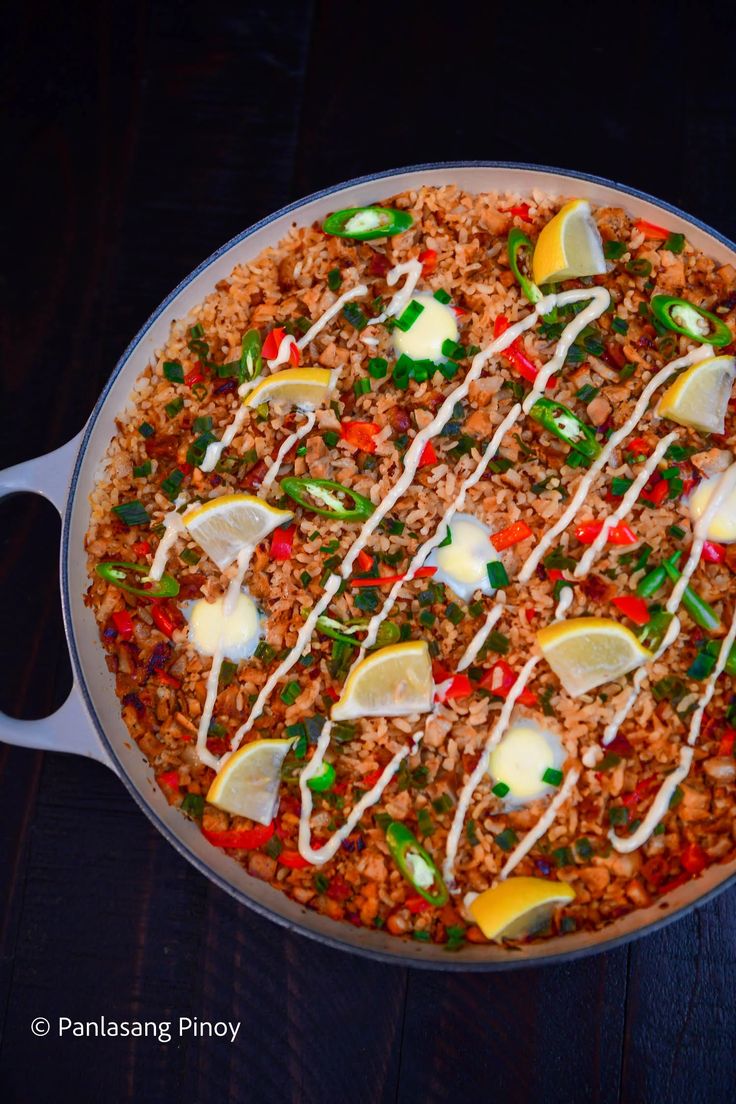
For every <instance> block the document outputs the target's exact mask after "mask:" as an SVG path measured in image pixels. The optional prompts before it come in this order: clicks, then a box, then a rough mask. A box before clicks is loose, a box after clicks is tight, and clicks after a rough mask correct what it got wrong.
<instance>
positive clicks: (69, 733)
mask: <svg viewBox="0 0 736 1104" xmlns="http://www.w3.org/2000/svg"><path fill="white" fill-rule="evenodd" d="M422 184H433V185H443V184H457V185H459V186H460V187H462V188H466V189H468V190H469V191H471V192H484V191H500V192H503V191H512V192H529V191H530V190H531V189H533V188H541V189H543V190H544V191H546V192H549V193H551V194H560V195H564V196H585V197H587V198H589V199H591V200H593V201H594V202H595V203H598V204H605V205H613V206H622V207H625V208H626V209H627V210H628V211H629V212H631V213H632V214H633V215H635V216H636V217H643V218H645V219H648V220H649V221H651V222H655V223H660V224H661V223H664V224H665V225H666V226H667V227H669V228H671V229H672V230H674V231H679V232H681V233H684V234H685V235H686V236H687V238H688V241H690V242H692V244H693V245H695V246H696V247H697V248H699V249H702V250H703V251H704V252H705V253H706V254H708V255H710V256H712V257H714V258H716V260H718V261H720V262H721V263H725V262H730V263H732V264H736V245H734V244H733V243H732V242H730V241H728V240H727V239H726V238H724V237H723V236H722V235H721V234H718V233H717V232H716V231H715V230H712V229H711V228H710V227H708V226H706V225H704V224H703V223H702V222H699V221H698V220H697V219H694V218H691V217H690V216H689V215H687V214H685V213H684V212H682V211H680V210H678V209H677V208H675V207H672V206H670V205H669V204H667V203H663V202H661V201H659V200H656V199H654V198H652V197H651V196H649V195H646V194H644V193H643V192H639V191H636V190H635V189H632V188H627V187H624V186H623V185H621V184H616V183H614V182H612V181H607V180H603V179H601V178H599V177H595V176H587V175H585V174H583V173H571V172H566V171H562V170H559V169H549V168H543V167H540V166H535V165H520V164H509V163H503V162H483V161H469V162H457V163H447V164H433V165H418V166H414V167H412V168H408V169H396V170H392V171H390V172H385V173H377V174H375V175H372V176H367V177H362V178H360V179H358V180H351V181H349V182H348V183H347V184H339V185H337V186H336V187H334V188H328V189H326V190H325V191H322V192H318V193H316V194H315V195H312V196H309V197H308V198H307V199H304V200H301V201H300V202H297V203H292V204H291V205H290V206H288V207H284V208H283V209H282V210H280V211H277V212H276V213H275V214H274V215H271V216H270V217H269V218H265V219H262V220H261V221H260V222H258V223H256V224H255V226H252V227H251V228H250V229H249V230H245V231H244V232H243V233H242V234H240V235H238V237H236V238H233V240H232V241H230V242H228V243H227V245H224V246H223V247H222V248H221V249H219V250H218V251H217V252H216V253H214V254H213V256H211V257H210V258H209V259H208V260H206V261H204V262H203V263H202V264H200V265H199V266H198V267H197V268H195V270H194V271H193V272H192V274H191V275H190V276H188V277H187V278H186V279H185V280H183V281H182V283H181V284H180V285H179V286H178V287H177V288H176V289H175V290H174V291H173V292H172V293H171V295H169V296H168V298H167V299H165V300H164V302H163V303H162V304H161V306H160V307H158V309H157V310H156V311H155V312H154V313H153V315H152V316H151V317H150V318H149V320H148V321H147V322H146V323H145V325H144V326H143V328H142V329H141V330H140V331H139V332H138V333H137V334H136V336H135V337H134V339H133V341H132V342H131V343H130V345H129V346H128V348H127V349H126V350H125V352H124V353H123V355H122V357H121V358H120V360H119V361H118V363H117V364H116V366H115V369H114V370H113V373H112V375H111V376H110V379H109V380H108V382H107V384H106V386H105V388H104V390H103V392H102V394H101V396H100V398H99V401H98V402H97V405H96V406H95V408H94V410H93V411H92V414H91V415H90V417H89V420H88V421H87V424H86V425H85V427H84V429H83V430H82V431H81V432H80V433H79V434H78V435H77V436H76V437H75V438H74V439H73V440H71V441H69V443H68V444H66V445H64V446H63V447H62V448H60V449H57V450H56V451H55V452H51V453H49V454H48V455H46V456H41V457H39V458H38V459H36V460H29V461H28V462H26V463H24V464H19V465H18V466H17V467H14V468H9V469H7V470H6V471H4V472H2V473H0V496H5V495H10V494H14V493H16V492H20V491H33V492H35V493H37V494H40V495H43V496H44V497H45V498H47V499H49V500H50V501H51V502H52V503H53V504H54V506H56V508H57V510H58V511H59V513H60V514H61V517H62V533H61V557H60V567H59V570H60V578H61V596H62V604H63V613H64V625H65V630H66V637H67V641H68V643H69V651H70V653H71V658H72V665H73V670H74V685H73V687H72V691H71V693H70V695H69V697H68V698H67V700H66V702H65V703H64V705H63V706H62V707H61V709H59V710H58V711H57V712H56V713H54V714H53V715H52V716H51V717H46V718H44V719H42V720H38V721H18V720H14V719H12V718H11V717H7V716H5V715H4V714H0V738H2V739H3V740H5V741H7V742H8V743H11V744H18V745H21V746H23V747H31V748H36V749H42V750H49V751H68V752H73V753H75V754H77V755H86V756H90V757H91V758H93V759H97V760H99V762H101V763H104V764H105V766H107V767H109V768H110V769H111V770H113V771H115V773H116V774H117V775H118V776H119V778H120V779H121V780H122V782H123V783H124V784H125V785H126V786H127V788H128V790H129V791H130V793H131V795H132V796H133V798H134V799H135V800H136V801H137V802H138V804H139V805H140V807H141V809H142V810H143V812H144V813H145V814H146V815H147V816H148V817H149V818H150V819H151V821H152V822H153V823H154V824H155V825H156V827H157V828H158V830H159V831H160V832H161V833H162V835H164V836H165V837H166V839H167V840H168V841H169V842H170V843H171V844H173V846H174V847H175V848H176V849H177V850H178V851H179V852H181V854H182V855H184V856H185V857H186V858H187V859H188V860H189V862H191V863H192V864H193V865H194V866H195V867H196V868H197V869H198V870H199V871H200V872H201V873H202V874H204V875H205V876H206V877H207V878H209V879H210V880H211V881H213V882H215V884H217V885H218V886H220V887H221V888H222V889H224V890H226V892H228V893H230V894H231V895H232V896H233V897H235V898H236V900H238V901H240V902H242V903H243V904H245V905H248V906H249V907H250V908H253V909H255V910H256V912H258V913H260V914H261V915H263V916H267V917H269V918H270V919H272V920H275V921H276V922H277V923H279V924H283V925H284V926H285V927H288V928H290V929H292V930H293V931H298V932H301V933H303V934H304V935H308V936H311V937H312V938H315V939H319V940H322V941H323V942H325V943H329V944H331V945H332V946H335V947H341V948H343V949H345V950H351V951H357V952H359V953H361V954H365V955H371V956H373V957H376V958H380V959H383V960H385V961H389V962H394V963H399V964H403V965H407V964H408V965H416V966H431V967H434V968H437V969H466V970H467V969H503V968H507V967H512V966H519V965H521V964H524V963H540V962H549V961H553V960H554V961H561V960H563V959H565V958H570V957H575V956H578V955H582V954H586V953H591V952H593V951H599V950H603V949H610V948H612V947H614V946H616V945H618V944H620V943H621V942H623V941H626V940H628V939H631V938H634V937H635V936H637V935H642V934H643V933H644V932H647V931H653V930H654V929H655V928H657V927H660V926H661V925H662V924H665V923H667V922H668V921H669V920H671V919H674V918H675V917H677V916H681V915H683V914H684V913H685V912H686V911H688V910H689V909H690V908H692V907H694V906H695V905H696V904H702V903H703V902H705V901H707V900H709V899H710V898H711V897H713V896H714V895H715V894H716V893H718V892H720V891H721V890H723V889H725V888H726V887H727V886H729V885H731V884H733V883H734V880H735V879H736V863H729V864H728V865H718V864H716V865H715V866H711V867H710V868H709V869H708V870H707V871H706V872H705V873H704V875H703V876H702V877H700V878H697V879H694V880H692V881H690V882H688V883H687V884H686V885H684V886H681V887H680V888H679V889H677V890H675V891H673V892H672V893H671V894H670V895H669V897H668V898H667V899H666V900H660V901H658V902H657V903H656V904H655V905H653V906H652V907H651V908H648V909H641V910H638V911H636V912H632V913H630V914H629V915H627V916H625V917H623V918H622V919H620V920H619V921H617V922H616V923H614V924H611V925H609V926H608V927H606V928H605V929H604V930H603V931H602V932H600V933H597V934H596V933H592V934H591V933H588V932H578V933H573V934H571V935H566V936H564V937H559V938H556V939H551V940H548V941H547V942H543V943H539V944H535V945H532V946H529V947H525V948H524V949H523V950H507V949H506V948H504V947H501V946H496V945H488V946H467V947H465V948H464V949H463V950H462V951H460V952H459V953H455V954H448V953H447V952H446V951H445V950H443V948H442V947H441V946H436V945H433V944H427V943H419V942H417V941H412V940H402V939H398V938H396V937H392V936H389V935H387V934H386V933H385V932H381V931H370V930H368V929H367V928H357V927H353V925H351V924H348V923H339V924H338V923H335V922H334V921H332V920H329V919H328V918H327V917H325V916H321V915H319V914H318V913H316V912H312V911H310V910H308V909H305V908H303V907H301V906H300V905H298V904H296V902H294V901H292V900H290V899H289V898H288V897H287V896H286V895H285V894H284V893H281V892H279V891H278V890H275V889H273V888H272V887H271V886H270V885H267V884H265V883H264V882H262V881H259V880H257V879H255V878H251V877H250V876H249V875H248V874H246V873H245V871H244V870H243V869H242V868H241V867H240V866H238V864H237V863H236V862H234V861H233V860H232V859H230V858H228V857H227V855H226V854H224V853H223V852H221V851H219V850H218V849H217V848H214V847H212V846H211V845H210V844H208V843H207V841H206V840H205V839H204V837H203V836H202V834H201V832H200V831H199V828H198V827H197V826H196V825H195V824H194V823H192V822H190V821H189V820H187V818H186V817H184V816H182V814H181V813H179V812H177V810H176V809H173V808H171V807H170V806H169V805H168V803H167V801H166V798H165V797H164V795H163V794H162V793H161V792H160V791H159V789H158V788H157V787H156V785H155V783H154V778H153V772H152V770H151V768H150V766H149V765H148V763H147V761H146V760H145V759H144V758H143V757H142V755H141V753H140V751H139V750H138V748H137V747H136V745H135V742H134V741H133V740H132V739H131V737H130V735H129V734H128V731H127V729H126V727H125V725H124V723H123V721H122V719H121V716H120V705H119V702H118V699H117V697H116V695H115V688H114V680H113V677H112V675H111V674H110V672H109V671H108V670H107V667H106V665H105V653H104V651H103V649H102V646H101V644H100V641H99V637H98V631H97V625H96V622H95V619H94V616H93V614H92V613H91V612H90V610H88V609H87V608H86V607H85V605H84V602H83V600H82V596H83V594H84V592H85V590H86V589H87V585H88V579H87V574H86V559H87V557H86V555H85V552H84V535H85V532H86V530H87V526H88V523H89V501H88V496H89V494H90V492H91V490H92V488H93V486H94V484H95V481H96V479H97V478H98V475H99V473H100V470H101V464H102V459H103V457H104V454H105V450H106V449H107V446H108V444H109V442H110V440H111V438H112V436H113V434H114V433H115V416H116V415H117V414H118V413H119V412H120V411H122V410H123V409H124V408H125V407H126V406H127V405H128V401H129V396H130V394H131V390H132V387H133V384H134V382H135V380H136V378H137V377H138V375H139V374H140V373H141V372H142V371H143V369H144V368H145V367H146V366H147V364H148V363H149V362H150V360H151V359H152V357H153V354H154V350H156V349H157V348H160V347H161V346H163V345H164V344H165V342H166V339H167V336H168V333H169V327H170V325H171V322H172V320H173V319H176V318H182V317H184V316H185V315H186V314H187V313H188V312H189V310H190V309H191V308H192V307H194V306H195V305H196V304H198V303H200V302H201V301H202V300H203V299H204V298H205V296H206V295H208V294H209V292H211V291H212V290H213V288H214V286H215V284H216V283H217V282H218V280H221V279H224V278H225V277H227V276H229V275H230V272H231V271H232V269H233V267H234V266H235V265H237V264H240V263H242V262H244V261H247V260H249V259H251V258H252V257H255V256H256V255H257V254H258V253H260V252H261V250H262V249H264V248H266V246H269V245H275V244H276V243H277V242H278V241H279V239H280V238H282V237H283V236H284V235H285V234H286V232H287V230H288V228H289V226H290V225H291V224H292V223H294V222H296V223H299V224H309V223H311V222H313V221H314V220H315V219H322V218H323V217H324V216H325V215H326V214H327V213H328V212H329V211H334V210H338V209H340V208H345V207H358V206H362V205H366V204H369V203H372V202H374V201H377V200H382V199H384V198H385V197H387V196H390V195H392V194H394V193H396V192H402V191H405V190H407V189H411V188H417V187H419V186H420V185H422ZM29 428H30V426H29ZM305 950H306V948H305Z"/></svg>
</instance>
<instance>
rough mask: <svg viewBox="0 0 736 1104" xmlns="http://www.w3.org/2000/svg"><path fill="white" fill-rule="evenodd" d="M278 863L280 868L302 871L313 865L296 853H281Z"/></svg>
mask: <svg viewBox="0 0 736 1104" xmlns="http://www.w3.org/2000/svg"><path fill="white" fill-rule="evenodd" d="M278 861H279V862H280V863H281V865H282V866H287V867H288V868H289V870H304V869H305V868H306V867H307V866H313V865H314V864H313V863H310V862H308V861H307V859H305V858H304V856H303V855H300V854H299V852H298V851H282V852H281V854H280V855H279V858H278Z"/></svg>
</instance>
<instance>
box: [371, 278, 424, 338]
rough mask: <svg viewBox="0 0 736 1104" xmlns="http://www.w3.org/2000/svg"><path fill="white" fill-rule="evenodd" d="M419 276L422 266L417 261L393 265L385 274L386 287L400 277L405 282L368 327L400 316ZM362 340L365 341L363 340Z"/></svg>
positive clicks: (395, 282) (393, 283)
mask: <svg viewBox="0 0 736 1104" xmlns="http://www.w3.org/2000/svg"><path fill="white" fill-rule="evenodd" d="M421 275H422V266H421V264H420V262H419V261H417V260H411V261H405V262H404V264H397V265H395V266H394V267H393V268H392V269H391V271H390V272H388V273H387V274H386V283H387V284H388V286H389V287H393V286H394V285H395V284H397V283H398V282H399V280H400V279H401V277H402V276H406V280H405V281H404V283H403V284H402V286H401V287H400V288H399V290H398V291H396V292H394V294H393V295H392V297H391V301H390V302H389V304H388V306H387V307H386V309H385V311H383V313H382V314H379V315H378V316H377V317H376V318H371V319H370V321H369V322H368V325H369V326H377V325H378V323H379V322H385V321H386V319H387V318H391V317H393V315H395V314H400V313H401V312H402V311H403V309H404V307H405V306H406V305H407V303H408V302H409V300H410V299H411V297H412V295H413V294H414V289H415V288H416V286H417V281H418V280H419V277H420V276H421ZM363 340H365V338H364V339H363Z"/></svg>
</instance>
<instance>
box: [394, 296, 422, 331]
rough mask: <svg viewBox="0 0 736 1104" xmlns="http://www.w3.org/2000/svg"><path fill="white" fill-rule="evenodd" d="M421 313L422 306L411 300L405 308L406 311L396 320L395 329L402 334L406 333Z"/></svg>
mask: <svg viewBox="0 0 736 1104" xmlns="http://www.w3.org/2000/svg"><path fill="white" fill-rule="evenodd" d="M423 311H424V307H423V306H422V304H421V303H418V302H417V300H416V299H412V300H411V302H410V303H409V305H408V306H407V307H406V310H404V311H403V312H402V314H401V315H400V316H399V318H397V319H396V325H397V327H398V328H399V329H400V330H401V331H402V332H403V333H406V332H407V331H408V330H410V329H411V328H412V326H413V325H414V323H415V322H416V320H417V318H418V317H419V315H420V314H422V313H423Z"/></svg>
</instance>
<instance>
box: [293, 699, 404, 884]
mask: <svg viewBox="0 0 736 1104" xmlns="http://www.w3.org/2000/svg"><path fill="white" fill-rule="evenodd" d="M331 731H332V722H331V721H327V723H326V724H325V726H324V728H323V729H322V731H321V733H320V736H319V739H318V741H317V746H316V748H315V751H314V755H313V756H312V758H311V759H310V760H309V762H308V763H307V765H306V767H305V768H304V770H303V771H302V773H301V774H300V775H299V789H300V791H301V798H302V809H301V815H300V817H299V853H300V855H301V856H302V857H303V858H305V859H306V860H307V861H308V862H311V863H314V865H315V866H322V864H323V863H326V862H328V861H329V860H330V859H331V858H332V857H333V856H334V854H335V852H336V851H337V849H338V847H339V846H340V844H341V843H342V841H343V840H344V839H347V837H348V836H349V835H350V833H351V832H352V830H353V828H355V826H356V824H357V823H358V821H359V820H360V818H361V817H362V815H363V813H364V812H365V811H366V809H370V807H371V805H375V803H376V802H377V801H380V799H381V795H382V794H383V791H384V790H385V789H386V787H387V786H388V784H389V782H390V781H391V779H392V778H393V776H394V775H395V774H396V771H397V770H398V769H399V766H400V765H401V763H402V761H403V760H404V759H406V758H407V757H408V756H409V755H412V754H413V753H414V752H415V751H416V749H417V747H418V746H419V743H420V742H421V739H422V736H423V735H424V732H423V731H422V732H417V733H415V734H414V737H413V738H412V742H411V744H410V746H409V747H404V748H402V749H401V751H397V752H396V754H395V755H394V756H393V758H392V759H391V761H390V762H389V763H387V764H386V766H385V767H384V768H383V771H382V772H381V776H380V778H379V779H378V781H377V782H376V784H375V785H374V786H373V787H371V789H370V790H368V792H367V793H365V794H363V796H362V797H361V799H360V801H358V802H357V804H356V805H354V806H353V808H352V809H351V810H350V814H349V816H348V818H347V820H346V821H345V823H344V824H343V826H342V828H339V829H338V830H337V832H334V833H333V835H331V836H330V838H329V839H328V840H327V842H326V843H324V844H322V846H321V847H319V848H314V847H312V843H311V828H310V825H309V820H310V817H311V815H312V791H311V790H310V788H309V786H308V785H307V783H308V782H309V779H310V778H313V777H314V775H315V774H317V773H318V772H319V769H320V767H321V766H322V760H323V758H324V755H325V752H326V751H327V748H328V747H329V745H330V734H331Z"/></svg>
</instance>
